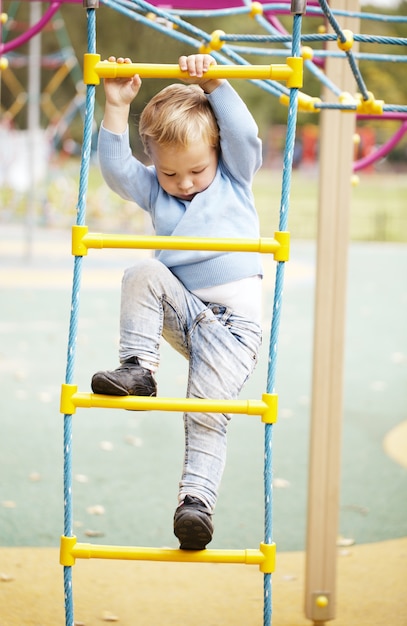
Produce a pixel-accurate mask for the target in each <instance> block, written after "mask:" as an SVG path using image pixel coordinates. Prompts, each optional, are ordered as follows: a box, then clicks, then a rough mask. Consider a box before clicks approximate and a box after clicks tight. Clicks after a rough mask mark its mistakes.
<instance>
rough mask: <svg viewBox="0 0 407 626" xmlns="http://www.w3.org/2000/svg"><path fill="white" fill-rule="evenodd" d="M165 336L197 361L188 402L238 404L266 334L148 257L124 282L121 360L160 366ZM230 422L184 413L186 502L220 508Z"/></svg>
mask: <svg viewBox="0 0 407 626" xmlns="http://www.w3.org/2000/svg"><path fill="white" fill-rule="evenodd" d="M161 337H164V338H165V339H166V340H167V341H168V343H169V344H170V345H171V346H172V347H173V348H175V350H177V351H178V352H180V353H181V354H182V355H184V356H185V357H186V358H187V359H188V360H189V375H188V388H187V397H188V398H214V399H225V400H231V399H235V398H236V397H237V396H238V394H239V392H240V390H241V389H242V387H243V385H244V383H245V382H246V380H247V379H248V377H249V376H250V374H251V373H252V371H253V369H254V367H255V365H256V363H257V354H258V350H259V348H260V344H261V329H260V327H259V326H258V325H257V324H255V323H254V322H251V321H250V320H248V319H245V318H243V317H241V316H239V315H236V314H234V313H233V311H232V310H231V309H229V308H227V307H225V306H221V305H218V304H211V303H204V302H202V301H201V300H200V299H199V298H198V297H196V296H195V295H193V294H192V293H191V292H190V291H188V290H187V289H186V288H185V287H184V286H183V284H182V283H181V282H180V281H179V280H178V279H177V278H176V277H175V276H174V274H173V273H172V272H171V271H170V270H169V269H168V268H167V267H166V266H165V265H164V264H163V263H161V262H160V261H157V260H155V259H146V260H142V261H140V262H138V263H137V265H135V266H133V267H131V268H129V269H127V270H126V271H125V274H124V276H123V282H122V296H121V314H120V361H125V360H126V359H128V358H129V357H131V356H137V357H138V358H139V359H142V360H144V361H148V362H150V363H152V364H153V365H154V366H155V367H158V365H159V360H160V352H159V349H160V341H161ZM230 417H231V416H230V415H229V414H218V413H216V414H213V413H211V414H209V413H185V414H184V426H185V458H184V466H183V471H182V477H181V482H180V488H179V501H182V500H183V499H184V497H185V495H187V494H189V495H190V496H194V497H197V498H200V499H201V500H202V501H203V502H204V503H205V504H206V505H207V506H208V507H209V508H210V509H211V510H213V509H214V507H215V504H216V500H217V496H218V491H219V486H220V482H221V478H222V474H223V470H224V466H225V461H226V428H227V425H228V422H229V420H230Z"/></svg>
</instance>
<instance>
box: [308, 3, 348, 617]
mask: <svg viewBox="0 0 407 626" xmlns="http://www.w3.org/2000/svg"><path fill="white" fill-rule="evenodd" d="M331 7H332V8H335V9H340V10H345V11H358V9H359V1H358V0H335V2H332V3H331ZM337 20H338V21H339V23H340V25H341V28H342V29H344V28H346V29H350V30H352V31H353V32H355V33H357V32H359V30H358V29H359V20H358V19H350V18H344V17H342V16H339V17H338V18H337ZM329 48H330V49H333V50H338V48H337V46H336V44H335V43H333V44H329ZM326 75H327V76H328V77H329V78H330V79H331V81H332V82H333V83H334V84H335V85H337V86H339V87H340V89H341V91H344V92H345V91H347V92H350V93H351V94H355V93H356V91H357V84H356V82H355V79H354V77H353V73H352V71H351V69H350V67H349V64H348V62H347V60H345V59H338V58H328V59H327V62H326ZM322 99H323V101H324V102H333V101H337V97H336V96H334V95H332V94H331V92H328V91H327V90H326V89H325V93H324V94H323V98H322ZM354 129H355V115H354V114H353V113H344V112H340V111H338V110H325V111H324V112H322V113H321V127H320V161H319V172H320V174H319V176H320V185H319V222H318V243H317V276H316V296H315V330H314V356H313V384H312V407H311V433H310V461H309V478H308V481H309V482H308V489H309V491H308V518H307V546H306V572H305V577H306V580H305V614H306V616H307V617H308V618H309V619H311V620H313V621H314V623H315V624H319V625H322V624H324V623H325V621H326V620H331V619H334V618H335V613H336V589H335V587H336V541H337V534H338V517H339V495H340V460H341V430H342V428H341V427H342V409H343V389H342V387H343V364H344V337H345V308H346V284H347V248H348V239H349V208H350V199H351V198H350V195H351V175H352V161H353V134H354Z"/></svg>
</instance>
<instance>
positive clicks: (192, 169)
mask: <svg viewBox="0 0 407 626" xmlns="http://www.w3.org/2000/svg"><path fill="white" fill-rule="evenodd" d="M150 152H151V158H152V161H153V163H154V165H155V168H156V171H157V177H158V182H159V183H160V185H161V187H162V188H163V189H164V191H166V192H167V193H169V194H170V195H171V196H175V197H177V198H180V199H181V200H192V198H193V197H194V196H195V195H196V194H197V193H200V192H201V191H204V190H205V189H206V188H207V187H209V185H210V184H211V182H212V181H213V179H214V178H215V174H216V168H217V166H218V154H217V150H216V148H212V147H211V146H209V145H208V144H207V143H205V142H203V141H200V142H197V143H196V144H194V145H192V146H189V147H188V148H184V147H180V146H165V147H164V146H158V145H157V144H155V143H152V145H151V147H150Z"/></svg>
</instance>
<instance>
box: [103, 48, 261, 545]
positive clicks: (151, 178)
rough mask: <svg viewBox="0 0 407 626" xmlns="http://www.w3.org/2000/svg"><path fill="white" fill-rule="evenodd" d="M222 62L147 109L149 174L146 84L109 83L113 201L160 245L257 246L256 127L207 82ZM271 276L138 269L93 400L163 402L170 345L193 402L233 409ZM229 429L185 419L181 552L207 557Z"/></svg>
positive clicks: (195, 260)
mask: <svg viewBox="0 0 407 626" xmlns="http://www.w3.org/2000/svg"><path fill="white" fill-rule="evenodd" d="M114 60H115V59H114V57H111V58H110V59H109V61H114ZM118 62H119V63H126V62H130V59H122V58H119V59H118ZM212 64H215V60H214V59H213V58H212V57H211V56H210V55H207V54H196V55H191V56H188V57H186V56H182V57H180V59H179V66H180V69H181V70H183V71H187V72H188V74H189V77H190V78H189V80H186V81H185V82H186V83H188V84H174V85H170V86H169V87H166V88H165V89H163V90H162V91H161V92H159V93H158V94H157V95H156V96H155V97H154V98H153V99H152V100H151V101H150V102H149V103H148V104H147V106H146V107H145V109H144V111H143V113H142V115H141V118H140V124H139V132H140V136H141V139H142V141H143V145H144V148H145V151H146V153H147V155H148V156H149V157H150V158H151V161H152V165H151V166H148V167H147V166H145V165H143V164H142V163H141V162H140V161H138V160H137V159H136V158H135V157H133V156H132V153H131V149H130V146H129V137H128V116H129V109H130V103H131V101H132V100H133V98H135V96H136V95H137V94H138V92H139V89H140V86H141V80H140V78H139V77H138V76H134V77H133V78H123V79H105V81H104V86H105V94H106V108H105V115H104V119H103V124H102V126H101V129H100V135H99V159H100V166H101V170H102V173H103V176H104V178H105V180H106V182H107V184H108V185H109V186H110V187H111V188H112V189H113V190H114V191H115V192H117V193H118V194H119V195H120V196H122V197H123V198H125V199H127V200H132V201H135V202H136V203H137V204H138V205H139V206H140V207H142V208H143V209H145V210H146V211H147V212H148V213H149V214H150V215H151V218H152V222H153V225H154V228H155V232H156V234H157V235H170V236H171V235H176V236H183V237H194V236H196V237H224V238H229V237H232V238H239V237H240V238H246V237H247V238H258V237H259V226H258V217H257V213H256V210H255V207H254V201H253V195H252V191H251V184H252V179H253V176H254V174H255V172H256V171H257V170H258V169H259V167H260V165H261V142H260V139H259V138H258V136H257V133H258V131H257V126H256V124H255V122H254V120H253V118H252V116H251V115H250V113H249V111H248V109H247V107H246V106H245V104H244V103H243V102H242V100H241V99H240V97H239V96H238V95H237V93H236V92H235V91H234V90H233V89H232V87H231V86H230V84H229V83H228V82H227V81H225V80H220V79H208V78H205V73H206V71H207V70H208V68H209V67H210V65H212ZM189 83H190V84H189ZM261 278H262V267H261V262H260V255H259V254H257V253H250V252H249V253H245V252H211V251H209V252H208V251H189V250H161V251H157V253H156V256H155V259H152V258H151V259H147V260H142V261H138V262H137V263H136V265H134V267H131V268H129V269H127V270H126V271H125V274H124V277H123V283H122V296H121V313H120V352H119V357H120V362H121V365H120V367H118V368H117V369H115V370H113V371H101V372H97V373H96V374H95V375H94V376H93V378H92V390H93V392H94V393H98V394H108V395H128V394H130V395H144V396H155V395H156V382H155V378H154V372H155V371H156V370H157V368H158V366H159V360H160V354H159V348H160V340H161V337H164V338H165V339H166V340H167V341H168V342H169V343H170V344H171V346H173V347H174V348H175V349H176V350H177V351H178V352H180V353H181V354H183V355H184V356H185V357H186V358H187V359H188V360H189V377H188V388H187V397H188V398H213V399H235V398H236V397H237V396H238V394H239V392H240V390H241V389H242V387H243V384H244V383H245V382H246V380H247V379H248V377H249V376H250V374H251V373H252V371H253V369H254V367H255V364H256V362H257V353H258V350H259V347H260V343H261V328H260V309H261ZM229 420H230V415H229V414H208V413H185V415H184V425H185V459H184V465H183V471H182V477H181V481H180V484H179V505H178V507H177V509H176V511H175V515H174V533H175V535H176V536H177V538H178V539H179V542H180V548H181V549H184V550H203V549H204V548H205V547H206V545H207V544H208V543H209V542H210V541H211V539H212V535H213V524H212V513H213V510H214V508H215V504H216V500H217V497H218V490H219V486H220V481H221V477H222V473H223V469H224V465H225V460H226V429H227V425H228V422H229Z"/></svg>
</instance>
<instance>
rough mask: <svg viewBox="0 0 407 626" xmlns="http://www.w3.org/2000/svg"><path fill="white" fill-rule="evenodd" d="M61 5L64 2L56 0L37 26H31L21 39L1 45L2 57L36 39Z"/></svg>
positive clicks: (0, 52)
mask: <svg viewBox="0 0 407 626" xmlns="http://www.w3.org/2000/svg"><path fill="white" fill-rule="evenodd" d="M61 3H62V0H54V2H52V3H51V4H50V6H49V7H48V9H47V10H46V11H45V13H44V15H43V16H42V18H41V19H40V20H39V21H38V22H37V23H36V24H34V25H33V26H31V28H29V29H28V30H27V31H26V32H25V33H23V34H22V35H20V36H19V37H16V38H15V39H13V40H12V41H8V42H7V43H4V44H3V43H1V44H0V55H1V54H5V53H6V52H9V51H10V50H14V49H15V48H18V47H19V46H22V45H23V44H25V43H27V41H29V40H30V39H31V38H32V37H34V35H36V34H37V33H39V32H40V30H42V29H43V28H44V26H45V25H46V24H48V22H49V21H50V19H51V18H52V17H53V15H55V13H56V12H57V11H58V9H59V7H60V6H61Z"/></svg>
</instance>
